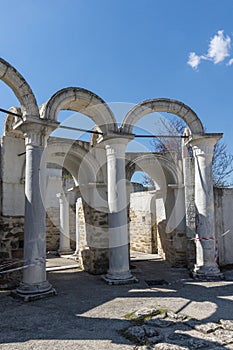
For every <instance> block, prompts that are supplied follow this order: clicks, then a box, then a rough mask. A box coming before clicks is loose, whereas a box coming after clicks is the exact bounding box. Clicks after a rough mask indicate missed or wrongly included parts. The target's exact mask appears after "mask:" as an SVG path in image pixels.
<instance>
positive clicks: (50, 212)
mask: <svg viewBox="0 0 233 350" xmlns="http://www.w3.org/2000/svg"><path fill="white" fill-rule="evenodd" d="M75 215H76V214H75V205H70V209H69V223H70V245H71V249H72V250H74V251H75V247H76V242H75V240H76V238H75V231H76V218H75ZM59 241H60V209H59V208H57V207H54V208H47V210H46V249H47V251H49V250H51V251H57V250H58V249H59Z"/></svg>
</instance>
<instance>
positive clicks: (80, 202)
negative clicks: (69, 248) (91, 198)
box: [74, 197, 82, 256]
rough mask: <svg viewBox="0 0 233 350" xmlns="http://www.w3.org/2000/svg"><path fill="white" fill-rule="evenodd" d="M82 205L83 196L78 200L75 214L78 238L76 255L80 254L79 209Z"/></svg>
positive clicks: (76, 235)
mask: <svg viewBox="0 0 233 350" xmlns="http://www.w3.org/2000/svg"><path fill="white" fill-rule="evenodd" d="M81 205H82V198H81V197H79V198H77V200H76V215H75V218H76V220H75V223H76V225H75V238H76V247H75V252H74V255H76V256H78V255H79V220H78V211H79V208H80V206H81Z"/></svg>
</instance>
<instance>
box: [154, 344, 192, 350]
mask: <svg viewBox="0 0 233 350" xmlns="http://www.w3.org/2000/svg"><path fill="white" fill-rule="evenodd" d="M153 349H157V350H188V348H187V347H184V346H179V345H175V344H169V343H160V344H156V345H155V346H154V347H153Z"/></svg>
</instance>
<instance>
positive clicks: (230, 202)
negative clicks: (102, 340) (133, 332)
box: [214, 188, 233, 266]
mask: <svg viewBox="0 0 233 350" xmlns="http://www.w3.org/2000/svg"><path fill="white" fill-rule="evenodd" d="M214 202H215V231H216V238H217V240H218V242H217V250H218V259H219V265H220V266H224V265H229V264H233V248H232V247H233V215H232V209H233V188H214Z"/></svg>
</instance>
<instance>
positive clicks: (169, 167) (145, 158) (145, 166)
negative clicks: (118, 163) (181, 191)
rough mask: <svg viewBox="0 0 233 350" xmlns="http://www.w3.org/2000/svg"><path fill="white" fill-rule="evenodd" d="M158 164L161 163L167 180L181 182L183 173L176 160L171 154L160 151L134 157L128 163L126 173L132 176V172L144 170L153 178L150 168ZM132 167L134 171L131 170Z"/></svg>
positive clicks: (175, 182) (174, 182)
mask: <svg viewBox="0 0 233 350" xmlns="http://www.w3.org/2000/svg"><path fill="white" fill-rule="evenodd" d="M156 164H157V165H158V164H159V166H160V167H161V171H162V172H164V179H166V181H169V182H170V183H173V184H178V183H180V182H181V174H180V173H179V172H178V171H177V168H176V167H175V164H174V160H173V161H172V159H170V157H169V156H166V155H163V154H159V153H157V154H156V153H151V154H142V155H138V156H136V158H134V159H132V160H131V161H130V162H129V163H128V164H127V167H126V174H128V176H130V178H131V176H132V173H134V172H135V171H144V172H146V173H147V174H148V175H149V176H151V177H152V178H153V174H152V173H151V171H150V168H154V167H155V166H156ZM131 168H132V171H130V169H131ZM130 178H128V180H130ZM154 180H156V179H154Z"/></svg>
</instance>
